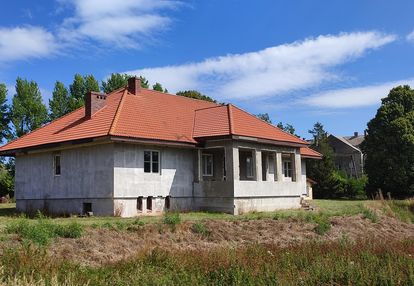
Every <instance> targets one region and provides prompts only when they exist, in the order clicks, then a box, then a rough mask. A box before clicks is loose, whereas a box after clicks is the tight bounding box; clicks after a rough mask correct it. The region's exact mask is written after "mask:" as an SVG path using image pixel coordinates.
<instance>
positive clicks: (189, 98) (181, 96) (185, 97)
mask: <svg viewBox="0 0 414 286" xmlns="http://www.w3.org/2000/svg"><path fill="white" fill-rule="evenodd" d="M145 90H147V91H149V92H155V93H159V94H163V95H168V96H175V97H177V98H184V99H188V100H197V101H201V102H208V103H212V104H216V105H217V106H221V105H220V104H218V103H217V102H214V101H207V100H204V99H198V98H192V97H187V96H183V95H177V94H172V93H167V92H162V91H158V90H153V89H149V88H145Z"/></svg>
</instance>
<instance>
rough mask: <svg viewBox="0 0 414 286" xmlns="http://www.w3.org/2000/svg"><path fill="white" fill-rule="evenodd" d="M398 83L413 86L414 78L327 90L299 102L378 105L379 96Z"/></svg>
mask: <svg viewBox="0 0 414 286" xmlns="http://www.w3.org/2000/svg"><path fill="white" fill-rule="evenodd" d="M399 85H410V86H414V78H412V79H407V80H400V81H392V82H386V83H382V84H376V85H368V86H363V87H355V88H344V89H337V90H329V91H325V92H322V93H318V94H315V95H312V96H310V97H308V98H305V99H303V100H302V101H301V103H304V104H307V105H310V106H315V107H319V108H338V109H340V108H352V107H364V106H370V105H378V104H380V103H381V98H384V97H386V96H387V94H388V92H389V91H390V90H391V89H392V88H393V87H396V86H399Z"/></svg>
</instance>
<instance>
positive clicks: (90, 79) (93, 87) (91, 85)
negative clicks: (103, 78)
mask: <svg viewBox="0 0 414 286" xmlns="http://www.w3.org/2000/svg"><path fill="white" fill-rule="evenodd" d="M84 80H85V94H87V93H88V92H90V91H95V92H99V83H98V81H97V80H96V79H95V77H94V76H93V75H86V76H85V77H84ZM84 97H85V95H84Z"/></svg>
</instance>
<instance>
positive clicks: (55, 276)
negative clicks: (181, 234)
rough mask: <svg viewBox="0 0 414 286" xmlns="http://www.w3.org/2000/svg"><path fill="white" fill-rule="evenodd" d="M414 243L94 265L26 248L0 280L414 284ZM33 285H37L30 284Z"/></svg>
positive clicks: (151, 254) (142, 256)
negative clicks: (77, 263) (53, 256)
mask: <svg viewBox="0 0 414 286" xmlns="http://www.w3.org/2000/svg"><path fill="white" fill-rule="evenodd" d="M413 255H414V240H410V241H405V242H379V241H375V242H372V241H358V242H356V243H351V242H348V241H346V240H344V241H341V242H325V243H321V242H309V243H305V244H301V245H296V246H290V247H288V248H280V247H278V246H275V245H267V246H259V245H252V246H249V247H246V248H240V249H233V248H222V249H216V250H210V251H207V250H194V251H165V250H161V249H153V250H149V251H145V252H141V253H139V254H138V255H137V256H136V257H135V258H132V259H129V260H126V261H122V262H118V263H114V264H108V265H104V266H101V267H89V266H80V265H75V264H70V263H67V262H63V261H57V260H54V259H51V258H50V257H49V256H48V255H47V253H45V252H44V251H43V250H42V249H39V248H36V247H33V246H29V247H27V246H25V247H22V248H20V249H14V250H7V251H5V253H4V255H2V256H1V257H0V269H1V271H2V273H1V274H2V275H0V284H2V283H6V284H10V285H15V284H19V285H21V283H17V282H20V281H25V280H26V281H27V280H29V281H32V282H36V283H38V284H36V285H62V284H65V283H66V284H70V285H86V284H88V285H98V286H99V285H413V284H414V260H413V259H412V256H413ZM32 284H35V283H32Z"/></svg>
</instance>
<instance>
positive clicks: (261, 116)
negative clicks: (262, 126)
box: [256, 113, 272, 124]
mask: <svg viewBox="0 0 414 286" xmlns="http://www.w3.org/2000/svg"><path fill="white" fill-rule="evenodd" d="M256 117H257V118H259V119H261V120H263V121H265V122H267V123H270V124H272V120H271V119H270V116H269V114H268V113H259V114H256Z"/></svg>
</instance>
